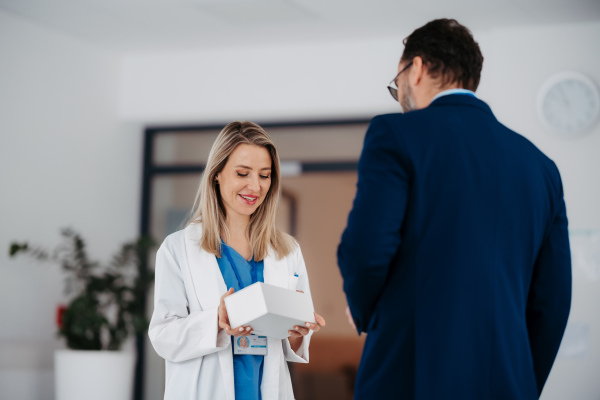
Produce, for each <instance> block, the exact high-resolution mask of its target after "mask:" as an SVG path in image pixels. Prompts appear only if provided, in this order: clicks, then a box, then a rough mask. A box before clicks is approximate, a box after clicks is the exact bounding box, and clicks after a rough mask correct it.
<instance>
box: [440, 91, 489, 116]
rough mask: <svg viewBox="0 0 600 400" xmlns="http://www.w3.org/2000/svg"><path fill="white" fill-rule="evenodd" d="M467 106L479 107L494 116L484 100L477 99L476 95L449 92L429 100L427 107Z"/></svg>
mask: <svg viewBox="0 0 600 400" xmlns="http://www.w3.org/2000/svg"><path fill="white" fill-rule="evenodd" d="M448 105H450V106H457V105H463V106H469V107H475V108H479V109H481V110H483V111H485V112H487V113H489V114H490V115H491V116H492V117H494V118H495V116H494V113H493V112H492V109H491V108H490V106H488V105H487V104H486V103H485V102H484V101H482V100H479V99H478V98H477V97H473V96H468V95H464V94H449V95H446V96H442V97H438V98H437V99H435V100H434V101H432V102H431V104H430V105H429V107H439V106H448Z"/></svg>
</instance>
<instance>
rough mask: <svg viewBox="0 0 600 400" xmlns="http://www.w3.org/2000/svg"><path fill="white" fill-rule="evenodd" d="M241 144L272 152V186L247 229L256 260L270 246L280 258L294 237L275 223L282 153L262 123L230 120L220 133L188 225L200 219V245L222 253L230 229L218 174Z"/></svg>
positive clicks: (288, 251) (292, 243)
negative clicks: (280, 154)
mask: <svg viewBox="0 0 600 400" xmlns="http://www.w3.org/2000/svg"><path fill="white" fill-rule="evenodd" d="M240 144H249V145H254V146H259V147H263V148H265V149H266V150H267V151H268V152H269V154H270V155H271V164H272V165H271V186H270V187H269V191H268V192H267V194H266V196H265V199H264V201H263V202H262V204H261V205H260V206H258V208H257V209H256V211H254V213H253V214H252V215H251V216H250V223H249V224H248V229H247V231H246V235H247V237H248V241H249V242H250V246H251V247H252V251H253V253H254V258H255V260H257V261H260V260H263V259H264V258H265V256H266V255H267V253H268V251H269V246H271V247H272V248H273V250H275V252H276V253H277V256H278V258H283V257H285V256H287V255H288V254H289V253H290V252H291V251H292V249H293V248H294V246H295V241H294V239H293V238H292V237H291V236H290V235H288V234H286V233H284V232H281V231H279V230H278V229H277V228H276V227H275V216H276V213H277V206H278V204H279V197H280V196H281V185H280V182H281V176H280V166H279V156H278V155H277V150H276V149H275V145H274V144H273V141H272V140H271V138H270V137H269V135H267V132H265V131H264V129H263V128H261V127H260V126H259V125H257V124H255V123H252V122H249V121H235V122H231V123H230V124H228V125H227V126H226V127H225V128H223V130H222V131H221V133H219V136H217V139H216V140H215V143H214V144H213V146H212V148H211V150H210V154H209V155H208V161H207V163H206V168H205V169H204V173H203V174H202V178H201V180H200V187H199V188H198V193H197V194H196V199H195V200H194V206H193V207H192V212H191V217H190V219H189V220H188V222H187V224H186V226H187V225H190V224H192V223H195V222H201V223H202V239H201V241H200V247H201V248H202V249H204V250H206V251H207V252H209V253H211V254H214V255H216V256H217V257H221V235H223V237H224V239H226V240H227V239H228V238H229V229H228V228H227V224H226V214H225V207H224V205H223V201H222V200H221V193H220V190H219V189H218V187H217V183H216V176H217V174H218V173H219V172H221V171H222V170H223V168H224V167H225V164H227V160H228V159H229V156H230V155H231V153H232V152H233V151H234V150H235V149H236V147H237V146H239V145H240Z"/></svg>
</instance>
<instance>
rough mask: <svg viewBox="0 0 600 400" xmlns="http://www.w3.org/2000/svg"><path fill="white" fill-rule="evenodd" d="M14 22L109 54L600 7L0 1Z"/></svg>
mask: <svg viewBox="0 0 600 400" xmlns="http://www.w3.org/2000/svg"><path fill="white" fill-rule="evenodd" d="M0 11H4V12H8V13H12V14H16V15H18V16H20V17H22V18H25V19H28V20H30V21H33V22H35V23H37V24H40V25H43V26H46V27H48V28H51V29H54V30H56V31H59V32H62V33H64V34H67V35H70V36H74V37H77V38H79V39H81V40H84V41H86V42H88V43H91V44H94V45H97V46H100V47H103V48H106V49H109V50H112V51H117V52H151V51H173V50H186V49H193V48H198V47H207V46H210V47H212V46H240V45H242V46H244V45H252V44H257V43H260V44H268V43H290V42H300V41H302V42H314V41H323V40H328V41H335V40H345V39H353V40H354V39H360V38H370V37H377V36H386V35H395V36H397V35H398V34H403V35H404V34H407V33H410V32H411V31H412V30H413V29H415V28H416V27H418V26H420V25H423V24H424V23H425V22H427V21H429V20H431V19H434V18H441V17H448V18H456V19H457V20H458V21H459V22H461V23H463V24H465V25H467V26H468V27H469V28H471V29H472V30H483V29H492V28H500V27H505V26H520V25H535V24H552V23H577V22H586V21H598V20H600V0H428V1H426V0H0Z"/></svg>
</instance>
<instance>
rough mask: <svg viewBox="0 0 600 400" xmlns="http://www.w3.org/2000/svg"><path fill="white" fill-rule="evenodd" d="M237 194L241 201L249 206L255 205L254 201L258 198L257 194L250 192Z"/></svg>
mask: <svg viewBox="0 0 600 400" xmlns="http://www.w3.org/2000/svg"><path fill="white" fill-rule="evenodd" d="M238 196H239V197H241V199H242V201H244V202H245V203H246V204H249V205H251V206H253V205H255V204H256V201H257V200H258V196H254V195H251V194H239V195H238Z"/></svg>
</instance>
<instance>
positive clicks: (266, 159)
mask: <svg viewBox="0 0 600 400" xmlns="http://www.w3.org/2000/svg"><path fill="white" fill-rule="evenodd" d="M279 171H280V170H279V157H278V155H277V151H276V149H275V146H274V145H273V142H272V141H271V138H270V137H269V136H268V135H267V134H266V132H265V131H264V130H263V129H262V128H261V127H260V126H258V125H256V124H253V123H251V122H232V123H230V124H229V125H227V126H226V127H225V128H224V129H223V130H222V131H221V133H220V134H219V136H218V137H217V139H216V141H215V143H214V145H213V147H212V149H211V151H210V154H209V157H208V162H207V165H206V169H205V171H204V174H203V176H202V180H201V183H200V188H199V190H198V194H197V195H196V201H195V203H194V209H193V213H192V217H191V218H190V222H189V223H188V225H187V226H186V228H185V229H184V230H182V231H179V232H176V233H174V234H172V235H170V236H168V237H167V238H166V239H165V241H164V242H163V244H162V245H161V247H160V248H159V250H158V253H157V255H156V288H155V294H154V313H153V315H152V320H151V321H150V329H149V333H148V334H149V336H150V341H151V342H152V345H153V346H154V349H155V350H156V352H157V353H158V354H159V355H160V356H161V357H163V358H164V359H165V362H166V388H165V399H174V400H188V399H189V400H192V399H193V400H198V399H206V400H215V399H231V400H233V399H237V400H239V399H263V400H267V399H293V398H294V395H293V392H292V386H291V380H290V374H289V370H288V367H287V363H286V362H287V361H291V362H301V363H307V362H308V345H309V342H310V337H311V335H312V333H313V332H316V331H318V330H319V329H320V327H321V326H324V325H325V321H324V320H323V318H322V317H321V316H319V315H318V314H316V313H315V320H316V321H317V323H315V324H312V323H309V322H307V323H306V327H303V326H296V327H294V330H292V331H290V332H289V333H290V337H289V338H288V339H284V340H280V339H271V338H268V339H266V341H267V347H266V355H265V354H264V353H262V354H244V355H238V354H233V353H234V350H233V349H234V347H235V345H236V343H238V342H237V341H236V338H240V337H243V336H249V335H252V333H253V332H252V327H251V326H243V327H231V326H230V325H229V320H228V318H227V310H226V309H225V306H224V298H225V297H227V296H229V295H231V294H232V293H234V291H235V290H239V289H241V288H243V287H245V286H248V285H250V284H252V283H254V282H257V281H261V282H265V283H268V284H271V285H277V286H283V287H288V285H289V284H290V283H288V282H294V281H297V285H295V286H296V287H288V288H289V289H297V290H299V291H302V292H304V293H306V294H307V295H308V296H310V288H309V286H308V278H307V276H306V268H305V265H304V260H303V258H302V253H301V251H300V247H299V246H298V244H297V243H296V242H295V240H294V239H293V238H292V237H291V236H289V235H286V234H285V233H282V232H279V231H278V230H277V229H276V228H275V214H276V211H277V204H278V200H279V195H280V172H279ZM293 276H297V277H298V278H297V279H290V277H293ZM227 288H230V289H229V290H227ZM262 340H264V339H262ZM238 345H239V344H238Z"/></svg>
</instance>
